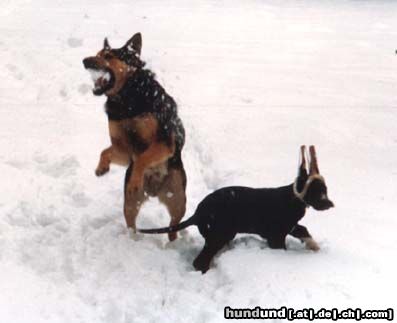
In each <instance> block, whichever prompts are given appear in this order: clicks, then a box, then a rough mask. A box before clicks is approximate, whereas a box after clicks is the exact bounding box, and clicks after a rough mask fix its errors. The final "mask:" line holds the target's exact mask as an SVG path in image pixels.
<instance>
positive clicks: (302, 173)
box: [298, 145, 307, 177]
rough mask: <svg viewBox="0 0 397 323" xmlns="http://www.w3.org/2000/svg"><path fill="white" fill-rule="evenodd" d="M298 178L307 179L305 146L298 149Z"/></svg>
mask: <svg viewBox="0 0 397 323" xmlns="http://www.w3.org/2000/svg"><path fill="white" fill-rule="evenodd" d="M298 177H307V168H306V146H305V145H302V146H301V148H300V154H299V168H298Z"/></svg>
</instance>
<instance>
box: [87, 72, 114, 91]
mask: <svg viewBox="0 0 397 323" xmlns="http://www.w3.org/2000/svg"><path fill="white" fill-rule="evenodd" d="M87 70H88V72H89V73H90V74H91V78H92V81H93V82H94V89H93V90H92V92H93V93H94V94H95V95H101V94H103V93H105V92H106V91H107V90H110V89H111V88H112V87H113V84H114V77H113V73H112V72H111V71H110V70H104V69H93V68H88V69H87Z"/></svg>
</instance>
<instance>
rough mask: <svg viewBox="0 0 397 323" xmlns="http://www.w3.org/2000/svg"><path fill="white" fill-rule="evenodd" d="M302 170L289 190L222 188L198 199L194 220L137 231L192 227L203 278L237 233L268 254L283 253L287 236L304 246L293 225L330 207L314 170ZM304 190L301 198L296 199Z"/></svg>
mask: <svg viewBox="0 0 397 323" xmlns="http://www.w3.org/2000/svg"><path fill="white" fill-rule="evenodd" d="M302 151H303V149H302ZM312 152H313V155H312V156H313V157H312V163H315V161H316V160H315V152H314V148H312V147H311V153H312ZM302 158H304V156H303V157H302ZM303 160H304V159H303ZM303 164H304V163H303V162H302V165H301V167H300V169H299V173H298V177H297V179H296V181H295V183H294V184H291V185H288V186H283V187H279V188H260V189H254V188H249V187H242V186H233V187H226V188H222V189H219V190H217V191H215V192H213V193H211V194H209V195H208V196H207V197H206V198H204V200H203V201H202V202H201V203H200V204H199V205H198V207H197V209H196V212H195V213H194V215H193V216H192V217H190V218H189V219H187V220H186V221H184V222H182V223H180V224H178V225H176V226H172V227H168V228H161V229H144V230H139V231H140V232H142V233H166V232H174V231H179V230H181V229H183V228H186V227H188V226H191V225H196V226H197V227H198V229H199V231H200V233H201V235H202V236H203V237H204V239H205V245H204V248H203V250H202V251H201V253H200V254H199V255H198V257H197V258H196V259H195V261H194V263H193V265H194V267H195V268H196V269H197V270H200V271H202V272H203V273H205V272H206V271H207V270H208V269H209V265H210V262H211V260H212V258H213V257H214V256H215V254H216V253H217V252H218V251H219V250H220V249H221V248H222V247H223V246H224V245H225V244H227V243H228V242H229V241H231V240H233V239H234V237H235V236H236V234H237V233H254V234H258V235H260V236H261V237H262V238H265V239H267V241H268V244H269V247H270V248H280V249H282V248H284V249H285V248H286V246H285V238H286V236H287V235H288V234H290V235H292V236H294V237H296V238H299V239H301V240H303V241H305V238H311V236H310V234H309V232H308V230H307V229H306V228H305V227H304V226H302V225H299V224H298V222H299V221H300V220H301V219H302V218H303V216H304V215H305V212H306V209H307V207H309V206H312V207H313V208H315V209H316V210H326V209H328V208H330V207H333V203H332V202H331V201H330V200H329V199H328V197H327V187H326V185H325V181H324V179H323V178H322V177H321V176H320V175H319V174H318V172H317V173H316V172H315V169H314V167H315V166H313V168H312V169H313V171H311V174H310V175H308V174H307V171H306V168H305V165H303ZM317 170H318V168H317ZM294 185H296V189H294ZM305 186H306V187H305ZM304 190H306V191H305V192H304V196H302V197H299V196H298V195H299V193H302V192H303V191H304ZM311 240H312V239H311ZM313 242H314V241H313ZM314 243H315V242H314ZM315 250H317V249H315Z"/></svg>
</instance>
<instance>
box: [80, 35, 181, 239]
mask: <svg viewBox="0 0 397 323" xmlns="http://www.w3.org/2000/svg"><path fill="white" fill-rule="evenodd" d="M141 49H142V36H141V34H140V33H137V34H135V35H134V36H133V37H132V38H131V39H130V40H129V41H128V42H127V43H126V44H125V45H124V46H123V47H121V48H117V49H114V48H111V47H110V45H109V42H108V40H107V39H106V38H105V40H104V45H103V48H102V49H101V50H100V51H99V52H98V53H97V54H96V55H95V56H91V57H87V58H85V59H84V60H83V64H84V67H85V68H86V69H87V70H89V71H90V72H91V74H92V78H93V81H94V89H93V93H94V95H103V94H104V95H106V96H107V100H106V103H105V111H106V114H107V117H108V121H109V133H110V140H111V146H110V147H108V148H106V149H105V150H103V151H102V153H101V155H100V160H99V164H98V166H97V168H96V171H95V173H96V175H97V176H102V175H104V174H105V173H107V172H108V171H109V166H110V164H111V163H115V164H119V165H125V166H128V165H129V167H128V169H127V172H126V176H125V184H124V216H125V220H126V223H127V227H128V228H131V229H132V232H133V233H135V232H136V226H135V223H136V217H137V215H138V212H139V209H140V207H141V206H142V203H143V202H144V201H145V200H146V199H147V197H148V196H157V197H158V198H159V200H160V201H161V202H162V203H164V204H165V205H166V207H167V209H168V211H169V213H170V216H171V222H170V225H172V226H173V225H177V224H178V223H179V222H180V220H181V219H182V217H183V216H184V214H185V206H186V195H185V189H186V174H185V170H184V168H183V163H182V157H181V151H182V148H183V145H184V142H185V130H184V128H183V125H182V122H181V120H180V119H179V117H178V115H177V105H176V103H175V101H174V99H173V98H172V97H171V96H170V95H169V94H168V93H167V92H166V91H165V90H164V88H163V87H162V86H161V85H160V84H159V83H158V82H157V81H156V79H155V75H154V74H153V73H152V72H151V71H150V70H149V69H145V68H144V66H145V63H144V62H143V61H142V60H141V58H140V55H141ZM176 237H177V235H176V233H175V232H170V233H169V239H170V241H172V240H174V239H176Z"/></svg>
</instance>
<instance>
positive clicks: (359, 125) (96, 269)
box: [0, 0, 397, 323]
mask: <svg viewBox="0 0 397 323" xmlns="http://www.w3.org/2000/svg"><path fill="white" fill-rule="evenodd" d="M0 17H1V19H0V30H1V39H0V56H1V64H0V74H1V75H2V82H1V84H0V123H1V126H0V147H1V150H0V173H1V182H2V183H1V187H2V189H1V194H0V215H1V216H0V273H1V274H0V291H1V292H0V322H7V323H8V322H13V323H19V322H24V323H25V322H26V323H27V322H29V323H32V322H34V323H36V322H52V323H57V322H84V323H91V322H97V323H99V322H104V323H105V322H106V323H130V322H221V321H223V309H224V307H225V306H231V307H239V308H244V307H255V306H262V307H280V306H290V307H295V308H303V307H314V308H316V309H319V308H321V307H326V308H333V307H336V308H339V309H344V308H347V307H362V308H364V309H373V308H375V309H383V308H387V307H395V304H396V303H395V302H396V299H397V297H396V290H397V282H396V281H397V280H396V276H395V275H396V269H397V268H396V255H397V252H396V251H397V250H396V249H397V234H396V228H397V214H396V211H395V210H396V205H395V203H396V201H397V185H396V183H397V128H396V125H397V110H396V109H397V56H396V55H395V49H396V46H397V42H396V40H397V2H395V1H314V0H313V1H277V0H269V1H259V0H258V1H255V0H247V1H242V0H240V1H235V0H230V1H229V0H228V1H226V0H219V1H198V0H197V1H196V0H195V1H182V0H180V1H179V0H175V1H160V0H150V1H149V0H144V1H143V0H142V1H139V0H135V1H129V0H120V1H119V0H118V1H98V0H95V1H93V0H87V1H76V0H68V1H60V0H42V1H26V0H12V1H10V0H2V1H1V11H0ZM138 31H140V32H142V35H143V50H142V57H143V58H144V59H145V60H146V61H147V63H148V67H150V68H151V69H152V70H153V71H154V72H155V73H156V74H157V77H158V80H159V81H160V82H161V83H162V84H163V86H164V87H165V89H166V90H167V91H168V92H169V93H170V94H171V95H172V96H173V97H174V98H175V99H176V100H177V102H178V104H179V112H180V115H181V117H182V119H183V122H184V125H185V127H186V131H187V140H186V146H185V149H184V151H183V159H184V163H185V167H186V171H187V174H188V187H187V194H188V205H187V206H188V207H187V212H186V215H185V218H187V217H189V216H190V215H191V214H192V213H193V212H194V210H195V207H196V205H197V204H198V202H199V201H200V200H201V199H202V198H203V197H204V196H206V195H207V194H208V193H210V192H211V191H213V190H214V189H217V188H220V187H222V186H226V185H249V186H253V187H272V186H281V185H286V184H289V183H292V181H293V180H294V177H295V175H296V170H297V163H298V149H299V146H300V145H301V144H315V145H316V147H317V153H318V159H319V167H320V171H321V173H322V175H323V176H324V177H325V178H326V181H327V185H328V189H329V197H330V198H331V199H332V200H333V201H334V203H335V205H336V208H334V209H332V210H329V211H326V212H315V211H313V210H312V209H310V210H308V212H307V215H306V217H305V218H304V219H303V220H302V221H301V223H302V224H304V225H306V226H307V227H308V228H309V231H310V232H311V233H312V234H313V236H314V238H315V239H316V241H317V242H318V243H319V245H320V247H321V250H320V251H319V252H318V253H314V252H311V251H307V250H305V248H304V246H303V245H302V244H301V243H300V242H299V241H298V240H296V239H294V238H289V239H288V240H287V247H288V250H287V251H280V250H271V249H269V248H268V247H267V244H266V242H265V241H262V240H261V239H260V238H259V237H256V236H250V235H240V236H238V237H237V238H236V239H235V241H234V242H233V243H232V244H231V245H230V246H229V247H228V248H226V250H224V252H222V253H221V254H219V255H218V256H217V257H216V258H215V261H214V265H213V268H212V269H211V270H210V271H209V272H208V273H207V274H205V275H202V274H201V273H198V272H196V271H194V270H193V267H192V265H191V264H192V261H193V259H194V258H195V256H196V255H197V254H198V252H199V250H200V249H201V247H202V245H203V239H202V237H201V236H200V234H199V233H198V231H197V229H196V228H195V227H191V228H188V229H187V230H185V231H184V232H183V233H182V235H181V236H180V238H179V239H178V240H177V241H175V242H173V243H168V242H167V237H166V235H150V236H149V235H147V236H143V237H141V239H140V240H139V241H133V240H131V239H130V238H129V235H128V232H127V230H126V227H125V223H124V217H123V213H122V203H123V187H122V186H123V179H124V173H125V169H123V168H122V167H117V166H112V168H111V171H110V173H109V174H107V175H106V176H104V177H102V178H97V177H95V175H94V168H95V166H96V164H97V161H98V157H99V153H100V152H101V150H102V149H104V148H105V147H107V146H108V145H109V137H108V130H107V120H106V116H105V114H104V112H103V103H104V99H105V98H104V97H94V96H93V95H92V93H91V89H92V81H91V80H90V75H89V73H87V71H86V70H84V68H83V65H82V59H83V58H84V57H86V56H91V55H94V54H95V53H96V52H97V51H98V50H99V49H100V48H101V46H102V44H103V38H104V37H108V38H109V42H110V44H111V45H112V46H115V47H119V46H122V45H123V44H124V43H125V42H126V41H127V40H128V39H129V38H130V37H131V36H132V35H133V34H134V33H135V32H138ZM168 221H169V217H168V214H167V212H166V210H165V208H164V207H163V206H162V205H160V204H159V203H158V202H157V201H156V200H155V199H154V200H151V201H150V202H149V203H148V204H146V205H145V206H144V208H143V210H142V211H141V213H140V215H139V219H138V225H139V227H142V228H143V227H159V226H163V225H167V224H168Z"/></svg>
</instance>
